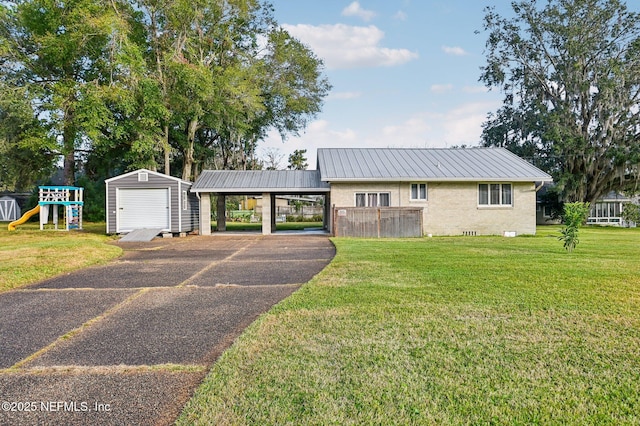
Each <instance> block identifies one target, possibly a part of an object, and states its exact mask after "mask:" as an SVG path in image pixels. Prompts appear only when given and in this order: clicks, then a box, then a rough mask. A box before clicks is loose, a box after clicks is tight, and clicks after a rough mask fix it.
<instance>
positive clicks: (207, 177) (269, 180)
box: [191, 170, 329, 194]
mask: <svg viewBox="0 0 640 426" xmlns="http://www.w3.org/2000/svg"><path fill="white" fill-rule="evenodd" d="M191 190H192V191H193V192H217V193H228V194H232V193H248V192H251V193H262V192H285V193H286V192H288V193H300V192H303V193H305V194H306V193H308V194H311V193H324V192H329V184H328V183H326V182H322V181H321V180H320V172H319V171H317V170H204V171H203V172H202V174H201V175H200V177H198V179H197V180H196V182H195V184H194V185H193V188H192V189H191Z"/></svg>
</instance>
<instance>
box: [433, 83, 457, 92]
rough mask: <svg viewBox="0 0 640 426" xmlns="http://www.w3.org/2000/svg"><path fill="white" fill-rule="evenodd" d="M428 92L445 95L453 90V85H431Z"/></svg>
mask: <svg viewBox="0 0 640 426" xmlns="http://www.w3.org/2000/svg"><path fill="white" fill-rule="evenodd" d="M430 90H431V91H432V92H433V93H446V92H450V91H452V90H453V84H433V85H431V88H430Z"/></svg>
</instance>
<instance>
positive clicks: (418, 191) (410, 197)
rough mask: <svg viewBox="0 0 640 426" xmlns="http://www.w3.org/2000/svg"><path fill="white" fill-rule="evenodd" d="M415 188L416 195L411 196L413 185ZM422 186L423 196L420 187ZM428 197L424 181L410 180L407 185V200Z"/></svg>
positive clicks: (425, 199)
mask: <svg viewBox="0 0 640 426" xmlns="http://www.w3.org/2000/svg"><path fill="white" fill-rule="evenodd" d="M414 186H415V188H416V195H417V197H416V198H414V197H413V187H414ZM423 187H424V197H422V191H421V189H422V188H423ZM428 199H429V188H428V186H427V184H426V183H425V182H411V184H410V185H409V201H427V200H428Z"/></svg>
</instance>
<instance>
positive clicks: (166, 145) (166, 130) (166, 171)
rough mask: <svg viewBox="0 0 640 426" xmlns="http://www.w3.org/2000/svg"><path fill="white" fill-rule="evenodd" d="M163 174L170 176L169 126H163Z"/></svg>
mask: <svg viewBox="0 0 640 426" xmlns="http://www.w3.org/2000/svg"><path fill="white" fill-rule="evenodd" d="M163 132H164V140H163V146H164V174H165V175H167V176H171V145H169V125H168V124H165V126H164V129H163Z"/></svg>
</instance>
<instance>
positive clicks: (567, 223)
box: [558, 202, 590, 252]
mask: <svg viewBox="0 0 640 426" xmlns="http://www.w3.org/2000/svg"><path fill="white" fill-rule="evenodd" d="M589 208H590V207H589V203H583V202H575V203H565V204H564V212H563V215H562V221H563V222H564V228H562V230H561V231H560V233H561V234H562V235H561V236H559V237H558V239H559V240H560V241H562V242H563V243H564V248H565V249H566V250H567V251H568V252H572V251H573V249H575V248H576V246H577V245H578V242H579V240H578V229H580V227H581V226H582V225H583V224H584V223H585V222H586V220H587V217H588V215H589Z"/></svg>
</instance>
